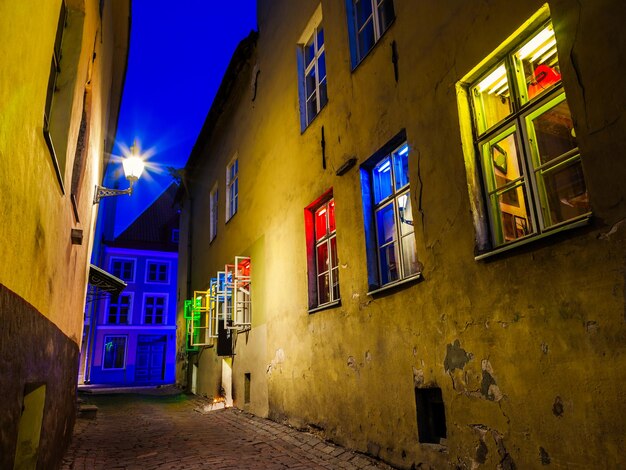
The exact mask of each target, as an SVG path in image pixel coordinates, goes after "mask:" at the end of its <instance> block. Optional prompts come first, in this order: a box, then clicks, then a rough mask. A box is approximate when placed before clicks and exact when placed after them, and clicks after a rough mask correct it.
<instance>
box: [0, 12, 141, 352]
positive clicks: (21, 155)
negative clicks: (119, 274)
mask: <svg viewBox="0 0 626 470" xmlns="http://www.w3.org/2000/svg"><path fill="white" fill-rule="evenodd" d="M60 5H61V2H60V0H47V1H45V2H37V3H36V4H35V3H34V2H2V5H1V6H0V43H1V44H0V55H1V56H2V58H3V66H2V68H1V70H0V84H1V86H0V197H1V199H0V201H1V204H0V220H1V221H2V223H0V240H2V243H1V244H0V259H1V260H2V262H1V263H0V283H2V284H3V285H5V286H6V287H8V288H9V289H11V290H12V291H14V292H15V293H17V294H18V295H19V296H21V297H22V298H24V299H25V300H26V301H27V302H29V303H30V304H32V305H33V306H34V307H35V308H36V309H37V310H38V311H39V312H41V313H42V314H43V315H44V316H46V317H47V318H48V319H50V320H51V321H52V322H53V323H54V324H56V325H57V326H58V327H59V328H60V329H61V330H62V331H63V332H64V333H65V334H66V335H67V336H68V337H70V338H72V339H73V340H74V341H75V342H76V343H78V344H79V343H80V338H81V331H82V324H83V315H82V312H83V306H84V300H85V292H86V284H87V272H88V265H89V257H90V250H91V245H92V242H93V235H92V232H93V226H94V221H95V215H96V211H97V207H94V206H93V205H92V203H91V200H92V197H93V188H94V186H95V184H96V183H97V182H99V181H100V180H101V174H102V162H103V156H104V147H103V142H104V140H105V139H108V138H109V135H108V133H107V128H108V127H109V126H110V122H109V119H110V117H111V114H110V113H112V115H114V116H116V114H117V108H114V109H113V110H112V111H110V110H109V106H110V102H111V100H112V96H111V93H113V94H114V95H115V94H121V88H120V86H121V84H120V83H117V84H115V85H113V88H112V76H113V71H112V68H113V67H118V68H119V65H120V62H119V59H118V60H117V61H116V62H115V63H114V61H113V57H114V56H120V55H121V56H122V61H121V65H122V66H124V63H125V50H126V46H125V45H124V42H123V41H124V38H122V41H121V46H122V47H121V48H118V49H114V40H116V38H114V37H113V34H110V33H112V32H113V27H112V23H114V22H122V23H125V24H126V28H128V23H127V17H128V14H129V13H128V12H129V6H128V2H117V3H116V5H115V7H113V5H111V2H105V7H104V15H103V16H104V18H103V19H102V20H101V19H100V13H99V11H98V9H99V2H98V1H96V0H87V1H82V0H71V1H68V2H67V8H68V20H67V28H66V34H65V35H64V43H63V46H62V47H63V50H64V51H65V50H67V51H68V56H72V57H73V56H76V60H75V61H70V60H66V61H65V62H63V59H62V62H61V67H63V69H62V77H63V80H61V81H60V82H59V85H58V87H59V91H58V92H57V93H56V94H55V99H56V100H57V103H55V104H56V106H55V104H53V114H54V111H55V110H57V109H60V108H63V109H66V112H64V113H65V116H55V117H60V118H62V119H63V120H64V121H66V122H67V123H69V126H68V127H67V128H66V129H67V130H66V131H65V136H66V140H67V143H66V144H62V145H60V146H59V151H60V152H63V154H64V159H65V160H66V164H65V165H64V171H63V186H61V185H60V184H59V182H58V180H57V176H56V173H55V169H54V166H53V163H52V159H51V156H50V152H49V150H48V147H47V146H46V143H45V140H44V137H43V114H44V105H45V99H46V89H47V83H48V76H49V71H50V61H51V59H52V50H53V44H54V38H55V34H56V29H57V23H58V17H59V10H60ZM124 12H126V13H125V14H124ZM102 29H104V30H105V35H104V36H102ZM125 39H126V44H127V36H126V38H125ZM117 41H120V39H119V38H117ZM118 45H119V44H118ZM71 50H74V51H78V53H77V54H71V53H69V51H71ZM94 53H95V59H93V54H94ZM92 60H93V65H92V72H91V76H90V77H91V81H90V83H89V84H88V86H89V87H90V88H91V94H92V105H91V113H90V121H89V123H88V128H89V134H90V137H89V149H88V154H87V161H86V165H85V175H84V177H83V179H82V185H81V187H80V188H79V190H78V194H77V195H78V199H79V204H78V215H79V217H78V219H76V217H75V216H74V211H73V209H72V203H71V201H70V190H71V179H72V168H73V162H74V155H75V151H76V142H77V139H78V133H79V127H80V121H81V116H82V111H83V94H84V91H85V87H86V86H87V81H88V80H89V73H88V71H89V67H90V62H91V61H92ZM62 102H63V106H61V104H60V103H62ZM116 102H119V101H118V100H117V101H116ZM110 132H112V131H110ZM72 228H77V229H81V230H83V243H82V245H72V243H71V240H70V232H71V229H72Z"/></svg>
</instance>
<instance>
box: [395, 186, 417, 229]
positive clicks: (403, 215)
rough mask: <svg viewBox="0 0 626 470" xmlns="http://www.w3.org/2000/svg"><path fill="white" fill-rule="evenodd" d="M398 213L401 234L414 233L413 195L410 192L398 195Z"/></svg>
mask: <svg viewBox="0 0 626 470" xmlns="http://www.w3.org/2000/svg"><path fill="white" fill-rule="evenodd" d="M397 201H398V203H397V204H398V215H399V216H400V217H399V218H400V234H401V235H406V234H408V233H413V212H412V209H411V195H410V193H409V192H406V193H404V194H403V195H402V196H400V197H398V199H397Z"/></svg>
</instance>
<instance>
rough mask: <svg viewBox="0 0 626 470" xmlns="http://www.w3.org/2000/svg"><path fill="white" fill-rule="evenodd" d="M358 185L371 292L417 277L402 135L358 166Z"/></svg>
mask: <svg viewBox="0 0 626 470" xmlns="http://www.w3.org/2000/svg"><path fill="white" fill-rule="evenodd" d="M361 185H362V192H363V209H364V211H363V213H364V216H365V233H366V247H367V259H368V281H369V287H370V290H376V289H378V288H380V287H383V286H386V285H391V284H394V283H396V282H399V281H402V280H405V279H409V278H412V277H417V276H418V275H419V274H420V273H419V263H418V260H417V255H416V249H415V235H414V226H413V214H412V206H411V190H410V184H409V147H408V144H407V143H406V136H405V133H404V132H401V133H400V134H399V135H398V136H396V137H395V138H394V139H393V140H392V141H391V142H390V143H389V144H387V145H386V146H385V147H384V148H383V149H381V150H380V151H379V152H377V153H376V154H375V155H373V156H372V157H371V158H370V159H369V160H367V161H366V162H365V163H364V164H363V165H362V166H361Z"/></svg>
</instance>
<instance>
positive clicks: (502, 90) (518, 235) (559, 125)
mask: <svg viewBox="0 0 626 470" xmlns="http://www.w3.org/2000/svg"><path fill="white" fill-rule="evenodd" d="M546 14H547V11H546ZM545 16H546V15H545V14H544V17H543V20H544V21H543V22H539V25H538V27H535V28H534V29H532V30H531V32H530V34H529V35H527V36H525V37H523V39H522V41H521V42H517V45H516V46H515V47H513V48H512V49H510V50H508V51H504V52H507V53H506V54H498V57H504V58H503V59H502V60H500V61H499V62H498V63H496V64H494V65H492V66H491V67H489V68H485V69H482V70H479V71H478V73H477V74H476V75H477V76H476V77H473V78H474V79H473V80H469V81H468V82H465V84H464V85H465V87H466V89H467V91H468V94H469V101H470V106H471V110H472V130H473V133H474V136H475V138H474V143H475V145H476V150H477V155H478V160H479V162H480V169H481V172H482V179H483V183H484V197H485V206H486V210H487V212H488V215H489V217H488V218H489V221H490V227H489V228H490V233H491V239H490V240H489V242H490V243H488V244H486V249H487V250H488V249H489V248H495V247H498V246H501V245H505V244H508V243H514V242H516V241H518V240H520V239H524V238H527V237H533V236H536V235H539V234H541V233H545V232H548V231H550V230H553V229H555V228H557V227H561V226H564V225H567V224H569V223H573V222H574V221H577V220H582V219H585V218H586V217H588V216H589V214H590V210H591V208H590V205H589V198H588V195H587V187H586V184H585V179H584V176H583V171H582V165H581V161H580V153H579V150H578V141H577V137H576V131H575V129H574V122H573V119H572V115H571V113H570V109H569V106H568V104H567V98H566V96H565V92H564V91H563V87H562V84H561V72H560V68H559V59H558V55H557V42H556V38H555V35H554V29H553V26H552V23H551V22H550V21H549V20H548V19H547V18H545ZM539 19H541V18H539ZM535 23H537V21H535ZM474 190H477V189H476V188H474Z"/></svg>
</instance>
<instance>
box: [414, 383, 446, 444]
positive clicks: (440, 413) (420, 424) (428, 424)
mask: <svg viewBox="0 0 626 470" xmlns="http://www.w3.org/2000/svg"><path fill="white" fill-rule="evenodd" d="M415 408H416V410H417V437H418V440H419V442H426V443H430V444H441V443H442V439H445V438H446V437H447V430H446V410H445V407H444V404H443V396H442V394H441V389H440V388H439V387H433V388H416V389H415Z"/></svg>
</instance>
